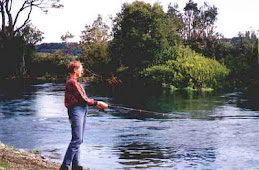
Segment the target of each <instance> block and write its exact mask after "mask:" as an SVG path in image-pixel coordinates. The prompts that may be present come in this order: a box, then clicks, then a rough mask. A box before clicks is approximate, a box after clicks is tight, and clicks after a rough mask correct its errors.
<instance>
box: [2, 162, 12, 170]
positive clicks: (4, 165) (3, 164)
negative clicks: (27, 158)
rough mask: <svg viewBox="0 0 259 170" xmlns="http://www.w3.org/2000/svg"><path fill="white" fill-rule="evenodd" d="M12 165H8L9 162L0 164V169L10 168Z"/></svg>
mask: <svg viewBox="0 0 259 170" xmlns="http://www.w3.org/2000/svg"><path fill="white" fill-rule="evenodd" d="M10 166H11V165H10V163H7V162H0V167H1V168H4V169H5V168H9V167H10Z"/></svg>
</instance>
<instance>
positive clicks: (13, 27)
mask: <svg viewBox="0 0 259 170" xmlns="http://www.w3.org/2000/svg"><path fill="white" fill-rule="evenodd" d="M16 3H17V1H16ZM12 7H13V0H0V12H1V19H2V20H1V24H2V27H1V31H0V32H1V36H4V37H13V36H15V35H16V34H17V33H18V32H19V31H20V30H21V29H22V28H24V27H25V26H26V25H28V24H29V22H30V16H31V13H32V10H33V9H34V8H38V9H40V10H42V11H43V12H46V13H47V12H48V9H49V8H61V7H63V5H61V4H60V3H59V0H24V1H23V3H22V4H21V7H20V8H19V10H18V12H17V13H16V14H14V13H13V12H12ZM22 13H23V14H24V15H25V16H26V17H25V19H24V21H23V23H22V24H21V25H17V23H18V20H19V19H20V15H21V14H22Z"/></svg>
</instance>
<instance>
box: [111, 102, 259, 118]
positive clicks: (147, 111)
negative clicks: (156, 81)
mask: <svg viewBox="0 0 259 170" xmlns="http://www.w3.org/2000/svg"><path fill="white" fill-rule="evenodd" d="M109 108H113V109H123V110H130V111H136V112H139V113H150V114H157V115H162V116H173V117H177V118H187V117H186V116H183V115H176V114H174V115H172V114H166V113H161V112H154V111H149V110H142V109H135V108H130V107H124V106H117V105H109ZM208 117H209V118H259V115H208Z"/></svg>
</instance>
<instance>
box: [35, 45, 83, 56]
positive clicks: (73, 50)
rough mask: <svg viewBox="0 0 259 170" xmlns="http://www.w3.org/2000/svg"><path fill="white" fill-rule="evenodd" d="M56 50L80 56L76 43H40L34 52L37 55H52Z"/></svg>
mask: <svg viewBox="0 0 259 170" xmlns="http://www.w3.org/2000/svg"><path fill="white" fill-rule="evenodd" d="M57 50H61V51H63V52H64V53H66V54H72V55H81V54H82V51H81V49H80V48H79V44H78V43H67V44H66V43H42V44H39V45H37V46H36V52H39V53H54V52H55V51H57Z"/></svg>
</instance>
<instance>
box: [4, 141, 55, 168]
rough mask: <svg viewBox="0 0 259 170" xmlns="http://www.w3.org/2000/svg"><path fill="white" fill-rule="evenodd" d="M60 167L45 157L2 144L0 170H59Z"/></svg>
mask: <svg viewBox="0 0 259 170" xmlns="http://www.w3.org/2000/svg"><path fill="white" fill-rule="evenodd" d="M59 167H60V165H59V164H56V163H52V162H50V161H49V160H47V159H46V158H45V157H43V156H41V155H39V154H35V153H33V152H27V151H25V150H22V149H15V148H13V147H8V146H6V145H4V144H3V143H1V142H0V170H3V169H8V170H9V169H10V170H11V169H12V170H15V169H17V170H18V169H19V170H41V169H46V170H47V169H48V170H57V169H59Z"/></svg>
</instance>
